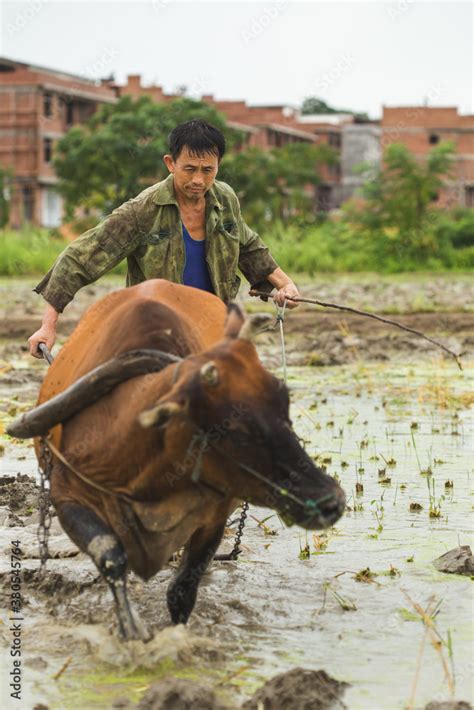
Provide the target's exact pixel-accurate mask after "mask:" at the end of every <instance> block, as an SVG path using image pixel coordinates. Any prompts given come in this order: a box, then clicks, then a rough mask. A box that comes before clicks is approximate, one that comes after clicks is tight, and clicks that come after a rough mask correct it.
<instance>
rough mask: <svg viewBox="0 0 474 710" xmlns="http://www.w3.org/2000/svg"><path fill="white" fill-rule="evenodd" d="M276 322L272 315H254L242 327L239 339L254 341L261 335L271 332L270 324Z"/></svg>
mask: <svg viewBox="0 0 474 710" xmlns="http://www.w3.org/2000/svg"><path fill="white" fill-rule="evenodd" d="M274 320H275V319H274V318H273V317H272V315H271V314H270V313H253V314H252V315H251V316H249V317H248V318H247V319H246V321H245V323H244V325H243V326H242V329H241V331H240V334H239V338H243V339H244V340H250V341H252V340H254V339H255V338H256V336H257V335H259V334H260V333H265V332H266V331H267V330H270V323H273V322H274Z"/></svg>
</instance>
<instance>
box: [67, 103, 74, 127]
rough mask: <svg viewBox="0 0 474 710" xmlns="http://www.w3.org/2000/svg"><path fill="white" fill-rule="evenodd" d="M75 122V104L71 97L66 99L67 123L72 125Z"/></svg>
mask: <svg viewBox="0 0 474 710" xmlns="http://www.w3.org/2000/svg"><path fill="white" fill-rule="evenodd" d="M73 122H74V104H73V103H72V100H71V99H68V100H67V101H66V124H67V125H68V126H72V124H73Z"/></svg>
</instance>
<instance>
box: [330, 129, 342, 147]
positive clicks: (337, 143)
mask: <svg viewBox="0 0 474 710" xmlns="http://www.w3.org/2000/svg"><path fill="white" fill-rule="evenodd" d="M329 145H330V146H332V147H333V148H340V147H341V134H340V133H330V134H329Z"/></svg>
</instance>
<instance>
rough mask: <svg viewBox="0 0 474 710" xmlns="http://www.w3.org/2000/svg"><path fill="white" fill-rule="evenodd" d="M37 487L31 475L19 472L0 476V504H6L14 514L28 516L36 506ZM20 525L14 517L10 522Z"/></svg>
mask: <svg viewBox="0 0 474 710" xmlns="http://www.w3.org/2000/svg"><path fill="white" fill-rule="evenodd" d="M38 496H39V488H38V486H37V485H36V481H35V479H34V478H33V477H32V476H27V475H26V474H19V475H18V476H17V477H16V478H15V477H14V476H2V477H1V478H0V506H6V507H7V508H8V510H9V511H10V513H11V514H13V515H14V516H26V517H27V516H29V515H31V513H32V511H35V510H37V508H38ZM10 524H13V525H22V523H21V522H17V521H16V519H15V520H14V521H13V522H12V523H10Z"/></svg>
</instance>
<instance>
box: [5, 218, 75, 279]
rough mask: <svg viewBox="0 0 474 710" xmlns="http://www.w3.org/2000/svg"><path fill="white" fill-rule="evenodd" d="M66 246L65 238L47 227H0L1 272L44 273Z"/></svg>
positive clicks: (11, 274) (12, 273) (20, 273)
mask: <svg viewBox="0 0 474 710" xmlns="http://www.w3.org/2000/svg"><path fill="white" fill-rule="evenodd" d="M66 246H67V243H66V242H65V241H63V240H62V239H53V238H51V237H50V236H49V233H48V231H47V230H45V229H32V228H31V227H29V228H25V229H23V230H21V231H14V230H1V231H0V274H1V275H2V276H24V275H27V274H28V275H29V274H32V275H33V274H35V275H36V274H40V275H42V274H45V273H46V272H47V271H48V269H49V268H50V267H51V265H52V264H53V262H54V260H55V259H56V257H57V256H58V255H59V254H60V253H61V252H62V250H63V249H64V248H65V247H66Z"/></svg>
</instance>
